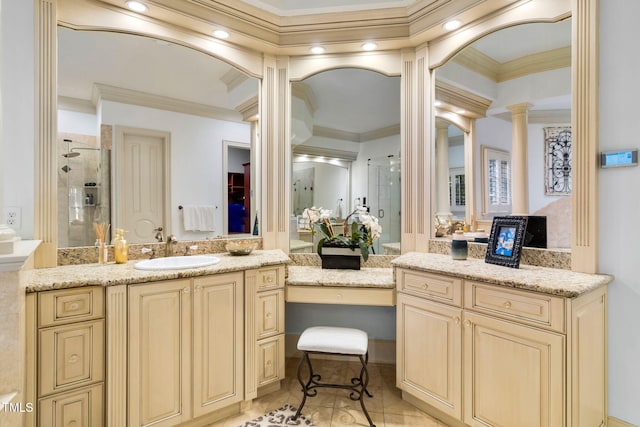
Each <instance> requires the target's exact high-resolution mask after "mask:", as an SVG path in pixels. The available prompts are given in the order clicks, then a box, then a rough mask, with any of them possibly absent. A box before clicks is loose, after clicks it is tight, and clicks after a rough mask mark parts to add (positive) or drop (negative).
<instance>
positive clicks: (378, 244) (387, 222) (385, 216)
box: [367, 155, 400, 255]
mask: <svg viewBox="0 0 640 427" xmlns="http://www.w3.org/2000/svg"><path fill="white" fill-rule="evenodd" d="M367 168H368V185H367V187H368V188H367V192H368V194H369V198H368V199H367V205H368V206H369V210H370V213H371V215H373V216H376V217H378V220H379V222H380V225H381V226H382V235H381V236H380V238H379V239H378V240H376V241H375V242H374V244H373V248H374V250H375V253H376V254H379V255H384V254H399V253H400V157H399V156H393V155H391V156H387V157H379V158H374V159H369V161H368V163H367Z"/></svg>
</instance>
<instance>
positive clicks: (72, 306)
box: [69, 302, 80, 310]
mask: <svg viewBox="0 0 640 427" xmlns="http://www.w3.org/2000/svg"><path fill="white" fill-rule="evenodd" d="M78 308H80V304H78V303H77V302H72V303H71V304H69V310H77V309H78Z"/></svg>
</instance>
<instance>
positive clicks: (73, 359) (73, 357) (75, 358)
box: [67, 354, 80, 363]
mask: <svg viewBox="0 0 640 427" xmlns="http://www.w3.org/2000/svg"><path fill="white" fill-rule="evenodd" d="M78 360H80V357H79V356H78V355H77V354H72V355H71V356H69V359H67V362H69V363H76V362H77V361H78Z"/></svg>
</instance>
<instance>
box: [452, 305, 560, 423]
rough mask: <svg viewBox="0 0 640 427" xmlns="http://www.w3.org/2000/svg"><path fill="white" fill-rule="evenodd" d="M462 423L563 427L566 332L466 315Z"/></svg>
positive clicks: (472, 314)
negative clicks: (562, 333)
mask: <svg viewBox="0 0 640 427" xmlns="http://www.w3.org/2000/svg"><path fill="white" fill-rule="evenodd" d="M463 330H464V351H465V353H464V373H465V374H464V375H465V378H464V384H465V390H464V392H465V409H464V412H465V414H464V415H465V419H464V421H465V423H467V424H469V425H472V426H504V427H507V426H518V427H543V426H544V427H546V426H549V427H551V426H555V427H559V426H564V424H565V423H564V419H565V417H564V412H563V406H564V392H563V390H564V378H565V370H564V362H563V360H564V346H565V343H564V339H565V338H564V336H562V335H559V334H556V333H553V332H547V331H543V330H541V329H537V328H533V327H528V326H523V325H519V324H516V323H511V322H508V321H504V320H498V319H495V318H492V317H486V316H482V315H478V314H474V313H468V312H465V315H464V326H463Z"/></svg>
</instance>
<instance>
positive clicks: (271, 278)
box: [265, 276, 273, 283]
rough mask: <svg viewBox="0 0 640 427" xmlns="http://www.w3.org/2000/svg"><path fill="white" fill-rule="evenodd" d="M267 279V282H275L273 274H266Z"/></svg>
mask: <svg viewBox="0 0 640 427" xmlns="http://www.w3.org/2000/svg"><path fill="white" fill-rule="evenodd" d="M265 281H266V282H267V283H273V276H266V277H265Z"/></svg>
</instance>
